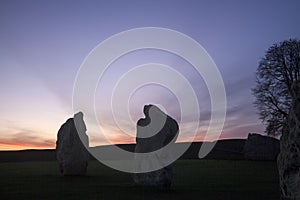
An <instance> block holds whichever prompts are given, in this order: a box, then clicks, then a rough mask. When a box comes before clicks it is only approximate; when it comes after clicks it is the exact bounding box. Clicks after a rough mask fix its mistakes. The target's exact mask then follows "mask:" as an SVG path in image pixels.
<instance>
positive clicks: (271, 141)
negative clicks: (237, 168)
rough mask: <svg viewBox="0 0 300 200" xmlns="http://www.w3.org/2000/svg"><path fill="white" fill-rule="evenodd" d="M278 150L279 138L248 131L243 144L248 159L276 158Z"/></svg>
mask: <svg viewBox="0 0 300 200" xmlns="http://www.w3.org/2000/svg"><path fill="white" fill-rule="evenodd" d="M279 151H280V144H279V140H277V139H276V138H272V137H269V136H263V135H260V134H256V133H249V134H248V138H247V140H246V142H245V146H244V157H245V159H248V160H276V159H277V156H278V154H279Z"/></svg>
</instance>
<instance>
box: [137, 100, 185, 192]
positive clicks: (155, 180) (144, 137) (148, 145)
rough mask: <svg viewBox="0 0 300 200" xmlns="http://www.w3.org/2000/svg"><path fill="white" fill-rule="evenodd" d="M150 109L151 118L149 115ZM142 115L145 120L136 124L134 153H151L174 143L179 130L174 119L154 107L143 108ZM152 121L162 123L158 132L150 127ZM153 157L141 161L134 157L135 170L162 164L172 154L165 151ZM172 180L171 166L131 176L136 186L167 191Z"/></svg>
mask: <svg viewBox="0 0 300 200" xmlns="http://www.w3.org/2000/svg"><path fill="white" fill-rule="evenodd" d="M150 109H151V112H152V116H150V114H149V110H150ZM144 114H145V118H143V119H140V120H139V121H138V122H137V138H136V147H135V153H149V152H153V151H156V150H159V149H161V148H163V147H165V146H166V145H167V144H169V143H170V142H175V140H176V138H177V136H178V130H179V128H178V124H177V122H176V121H175V120H174V119H172V118H171V117H170V116H168V115H166V114H165V113H163V112H162V111H161V110H160V109H159V108H158V107H156V106H154V105H146V106H144ZM151 117H152V118H151ZM154 121H159V122H163V124H162V127H161V129H160V130H155V128H153V127H151V125H150V123H154ZM158 127H159V126H158ZM157 131H158V132H157ZM155 133H156V134H155ZM154 155H155V156H154V158H153V157H150V156H149V157H148V158H146V159H142V160H140V159H139V158H138V156H136V160H135V169H141V168H142V166H149V167H151V166H153V165H156V164H157V163H159V164H162V163H164V162H166V161H167V160H168V159H170V158H171V157H172V152H171V151H170V150H168V149H167V150H164V151H162V152H160V153H158V152H156V153H155V154H154ZM172 178H173V165H172V164H170V165H168V166H165V167H163V168H162V169H159V170H156V171H151V172H146V173H135V174H133V180H134V183H135V184H136V185H139V186H153V187H158V188H163V189H168V188H170V187H171V184H172Z"/></svg>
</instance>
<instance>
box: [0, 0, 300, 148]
mask: <svg viewBox="0 0 300 200" xmlns="http://www.w3.org/2000/svg"><path fill="white" fill-rule="evenodd" d="M299 7H300V2H299V1H297V0H290V1H276V0H274V1H258V0H257V1H255V0H253V1H214V0H211V1H202V0H199V1H191V0H188V1H183V0H182V1H176V0H174V1H166V0H162V1H155V0H153V1H126V0H125V1H111V0H110V1H101V0H100V1H71V0H70V1H67V0H64V1H56V0H54V1H32V0H28V1H21V0H20V1H17V0H13V1H6V0H1V1H0V30H1V31H0V80H1V84H0V91H1V93H0V110H1V114H0V150H17V149H36V148H55V142H56V137H57V132H58V130H59V128H60V126H61V125H62V124H63V123H64V122H65V121H66V120H67V119H68V118H70V117H72V116H73V114H74V110H73V108H72V94H73V87H74V83H75V80H76V76H77V74H78V71H79V69H80V66H81V65H82V63H83V62H84V60H85V58H86V57H87V56H88V55H89V53H90V52H91V51H92V49H94V48H95V47H96V46H97V45H98V44H99V43H101V42H103V41H104V40H105V39H107V38H109V37H110V36H112V35H114V34H117V33H120V32H122V31H126V30H129V29H133V28H141V27H162V28H167V29H172V30H176V31H179V32H181V33H183V34H186V35H188V36H189V37H191V38H193V39H194V40H195V41H197V42H198V43H199V44H201V45H202V47H204V48H205V50H206V51H207V52H208V54H209V55H210V56H211V58H212V59H213V61H214V62H215V64H216V66H217V67H218V70H219V71H220V74H221V76H222V78H223V81H224V85H225V90H226V98H227V115H226V121H225V124H224V128H223V131H222V134H221V137H220V138H221V139H228V138H246V137H247V135H248V133H249V132H257V133H261V134H264V128H265V126H264V125H263V124H262V122H261V120H260V119H259V116H258V115H257V110H256V108H255V107H254V105H253V102H254V97H253V95H252V93H251V88H253V87H254V86H255V71H256V68H257V66H258V62H259V60H260V59H261V58H262V57H263V56H264V53H265V52H266V50H267V49H268V48H269V47H270V46H271V45H272V44H274V43H278V42H280V41H283V40H286V39H290V38H298V39H299V38H300V26H299V24H300V13H299ZM115 48H118V47H115ZM100 59H101V56H100ZM153 62H155V63H162V64H165V65H168V66H170V67H172V68H173V69H175V70H177V71H178V72H179V73H180V74H182V75H183V76H184V77H185V78H186V79H187V80H188V81H189V83H190V84H191V86H192V88H193V90H194V91H195V93H196V96H197V98H198V103H199V108H200V111H201V112H200V118H199V128H198V130H197V135H196V138H195V140H197V141H200V140H202V139H203V137H204V136H205V134H206V131H207V126H208V123H209V120H210V117H211V112H210V108H211V102H210V98H209V93H208V90H207V86H206V85H205V82H204V81H203V77H201V76H199V74H197V73H196V72H195V70H194V69H193V67H192V66H191V64H189V63H188V62H187V61H186V60H184V59H183V58H181V57H179V56H177V55H174V54H172V53H170V52H165V51H161V50H157V49H145V50H139V51H134V52H130V53H128V54H126V55H124V56H122V57H120V58H118V59H117V60H116V61H115V62H113V63H112V64H111V66H109V69H108V70H107V71H106V72H105V74H104V75H103V77H102V78H101V80H100V81H99V83H98V86H97V90H96V91H95V113H96V115H97V118H98V122H99V124H92V125H90V126H88V127H87V129H88V130H87V134H88V136H89V139H90V145H91V146H96V145H103V144H107V141H105V140H104V139H103V137H102V136H100V134H99V133H98V132H97V131H96V129H95V128H94V127H93V126H98V127H99V126H100V127H101V128H102V130H103V132H104V134H105V137H107V138H108V139H109V141H110V143H118V144H120V143H134V141H135V137H134V136H135V131H136V130H135V123H136V121H137V120H138V119H139V118H141V117H143V113H142V111H143V105H145V104H149V103H153V104H156V105H159V106H160V107H161V108H162V109H164V110H165V111H166V112H167V113H168V114H169V115H170V116H172V117H173V118H174V119H176V120H177V121H178V122H179V124H180V128H181V129H180V130H181V133H180V137H179V138H178V142H182V141H190V140H191V138H190V133H189V129H188V127H189V123H194V122H193V121H191V122H186V123H180V122H181V112H180V102H179V101H178V99H177V98H176V95H174V93H172V92H171V91H170V90H169V89H168V88H165V87H162V86H161V85H157V84H148V85H144V86H143V87H140V88H138V89H137V90H136V91H132V96H131V97H130V99H125V100H124V99H115V101H116V102H115V103H116V104H119V103H120V102H121V101H127V102H128V107H127V108H126V109H128V110H129V113H130V115H129V116H126V115H125V113H123V111H120V112H118V111H116V112H117V114H118V116H119V117H120V120H121V121H123V122H124V124H125V126H126V128H127V129H128V130H129V132H130V134H129V135H128V134H126V133H125V132H124V131H122V129H120V127H118V126H117V124H116V122H115V121H114V118H113V115H112V109H111V107H110V104H111V96H112V91H113V89H114V87H115V86H116V84H117V83H118V80H120V78H122V75H124V74H125V75H126V74H127V73H128V72H129V71H130V70H131V69H133V68H134V67H136V66H138V65H142V64H146V63H153ZM143 77H145V78H146V77H147V74H145V73H144V74H141V75H140V76H139V78H141V79H143ZM171 78H172V77H171ZM171 78H170V77H166V80H168V79H171ZM173 81H174V85H175V86H174V87H175V90H177V91H184V90H185V88H183V87H182V86H181V85H180V83H178V84H177V83H176V80H173ZM126 92H128V91H126ZM187 98H189V97H188V96H187ZM122 117H123V118H122ZM86 120H87V121H88V116H86Z"/></svg>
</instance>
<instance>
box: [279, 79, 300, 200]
mask: <svg viewBox="0 0 300 200" xmlns="http://www.w3.org/2000/svg"><path fill="white" fill-rule="evenodd" d="M277 167H278V171H279V180H280V190H281V199H295V200H296V199H297V200H299V199H300V81H296V82H294V83H293V85H292V105H291V108H290V111H289V115H288V118H287V121H286V123H285V125H284V127H283V131H282V136H281V139H280V154H279V155H278V159H277Z"/></svg>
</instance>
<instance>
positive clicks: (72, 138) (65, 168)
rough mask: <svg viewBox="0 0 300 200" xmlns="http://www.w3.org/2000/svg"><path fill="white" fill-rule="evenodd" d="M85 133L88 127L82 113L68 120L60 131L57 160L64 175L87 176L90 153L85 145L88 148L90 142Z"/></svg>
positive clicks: (57, 143) (57, 142)
mask: <svg viewBox="0 0 300 200" xmlns="http://www.w3.org/2000/svg"><path fill="white" fill-rule="evenodd" d="M75 124H76V126H75ZM85 132H86V126H85V123H84V121H83V114H82V113H81V112H79V113H77V114H75V115H74V118H70V119H68V120H67V121H66V122H65V123H64V124H63V125H62V126H61V128H60V129H59V131H58V134H57V141H56V158H57V161H58V163H59V168H60V172H61V174H62V175H85V174H86V172H87V166H88V159H89V153H88V151H87V149H86V148H85V146H84V144H85V145H86V146H87V147H88V145H89V144H88V143H89V141H88V136H87V135H86V133H85ZM79 134H80V136H79ZM80 138H81V139H82V140H81V139H80Z"/></svg>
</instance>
